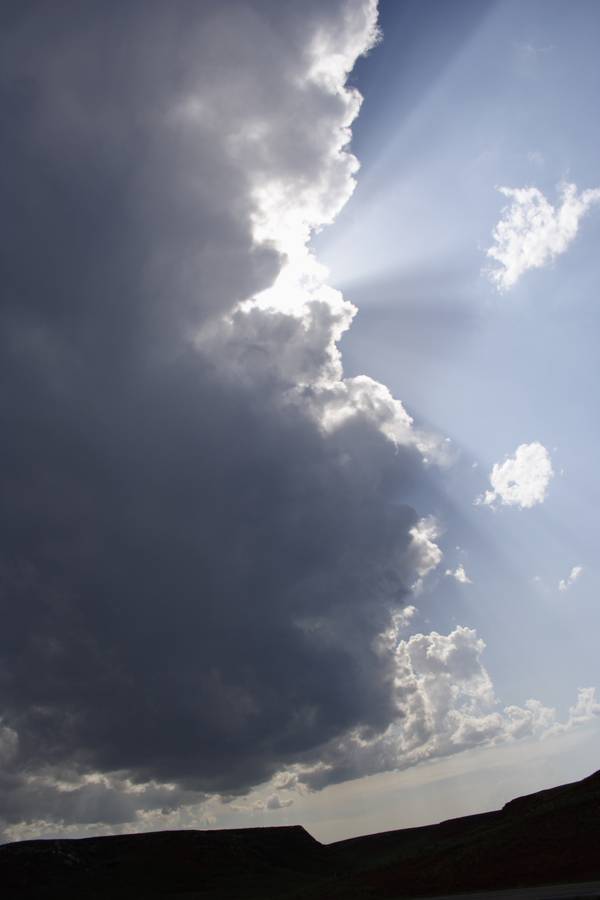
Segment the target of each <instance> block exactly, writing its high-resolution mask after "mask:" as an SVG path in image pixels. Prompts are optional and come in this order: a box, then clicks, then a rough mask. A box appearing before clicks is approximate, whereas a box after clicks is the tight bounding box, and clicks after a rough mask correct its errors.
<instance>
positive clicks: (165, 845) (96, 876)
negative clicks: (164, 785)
mask: <svg viewBox="0 0 600 900" xmlns="http://www.w3.org/2000/svg"><path fill="white" fill-rule="evenodd" d="M583 882H587V883H588V884H583ZM593 882H600V772H596V774H595V775H591V776H590V777H589V778H586V779H584V780H583V781H579V782H576V783H574V784H567V785H562V786H561V787H556V788H551V789H550V790H547V791H540V792H539V793H537V794H530V795H528V796H526V797H519V798H518V799H517V800H512V801H511V802H510V803H507V804H506V806H505V807H504V808H503V809H502V810H499V811H498V812H490V813H482V814H481V815H476V816H466V817H464V818H462V819H450V820H449V821H447V822H442V823H441V824H439V825H429V826H426V827H423V828H408V829H402V830H400V831H388V832H384V833H382V834H375V835H368V836H366V837H359V838H352V839H351V840H348V841H340V842H339V843H336V844H329V845H327V846H325V845H323V844H320V843H319V842H318V841H316V840H314V838H312V837H311V836H310V835H309V834H308V832H306V831H305V830H304V829H303V828H301V827H300V826H293V827H289V828H287V827H286V828H247V829H235V830H223V831H165V832H155V833H150V834H132V835H118V836H115V837H101V838H84V839H80V840H44V841H21V842H18V843H14V844H5V845H4V846H1V847H0V895H1V896H2V898H3V900H13V898H15V900H20V898H28V900H29V898H31V900H38V898H39V900H50V898H52V900H59V898H60V900H71V898H73V900H75V898H77V900H80V898H81V900H85V898H90V900H100V898H102V900H146V898H162V900H167V898H168V900H245V898H251V900H259V898H260V900H271V898H273V900H292V898H296V900H330V898H331V900H346V898H347V900H351V898H366V900H369V898H388V900H394V898H408V897H417V896H420V897H431V896H437V895H447V894H459V893H468V892H474V893H475V892H477V893H476V896H477V895H479V894H480V893H481V892H485V891H494V890H496V891H498V890H500V889H509V888H513V889H515V888H521V889H522V890H520V891H517V892H516V893H515V894H513V895H512V897H511V895H507V894H504V893H503V894H499V895H497V898H494V897H493V895H491V896H490V898H489V900H504V898H505V897H511V900H512V898H513V897H514V898H515V900H516V898H518V897H523V898H524V900H525V898H527V897H528V896H529V897H530V900H545V898H551V897H552V898H554V897H556V898H559V897H560V898H564V900H566V898H576V897H584V896H585V897H588V898H589V897H600V884H599V885H598V888H597V889H596V886H595V885H594V884H593ZM569 883H574V886H573V887H572V888H569V887H566V885H568V884H569ZM577 883H581V884H579V885H578V884H577ZM539 885H547V886H548V887H546V888H544V889H543V890H542V891H539V892H533V893H532V894H529V891H528V890H526V889H527V888H531V887H534V886H539ZM551 886H552V887H551ZM561 886H562V887H561ZM473 900H475V897H474V898H473Z"/></svg>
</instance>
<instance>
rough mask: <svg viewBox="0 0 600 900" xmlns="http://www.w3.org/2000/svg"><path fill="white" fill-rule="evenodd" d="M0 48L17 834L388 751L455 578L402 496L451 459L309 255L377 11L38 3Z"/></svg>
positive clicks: (332, 206) (10, 817)
mask: <svg viewBox="0 0 600 900" xmlns="http://www.w3.org/2000/svg"><path fill="white" fill-rule="evenodd" d="M5 25H6V27H5V28H4V29H3V32H2V37H1V38H0V44H1V53H0V57H1V59H2V63H1V65H0V83H1V87H2V92H3V98H4V101H5V103H6V108H7V109H10V110H11V111H12V120H11V128H10V139H9V140H7V141H6V142H4V143H3V146H2V149H1V151H0V157H1V160H0V161H1V165H0V180H1V182H2V193H3V205H2V213H1V215H2V217H3V220H4V224H5V226H6V227H5V229H3V231H4V233H5V235H6V240H5V244H4V255H3V278H4V287H5V288H6V289H5V290H3V294H2V308H1V310H0V349H1V353H0V358H1V359H2V376H3V378H2V380H3V384H5V385H6V387H7V391H6V393H5V394H4V395H3V400H2V404H3V417H4V421H5V438H4V440H3V445H2V463H3V465H2V481H3V484H2V491H3V497H4V502H5V515H4V516H3V519H2V521H3V525H2V541H1V542H0V546H1V547H2V552H1V555H0V605H1V609H2V617H3V621H4V622H10V627H6V628H3V629H2V631H1V633H0V676H1V678H2V685H3V694H2V708H1V709H0V715H1V716H2V722H3V724H2V731H0V747H1V748H2V760H3V772H2V782H1V784H0V795H1V796H0V800H1V802H0V808H1V809H2V816H3V817H4V823H5V826H6V829H12V830H10V831H9V830H7V831H5V833H6V834H9V833H10V834H13V835H14V834H16V833H18V832H17V831H15V829H18V828H22V827H26V823H28V822H29V823H30V825H31V823H34V822H38V823H40V822H45V823H46V824H47V823H51V822H54V823H62V827H64V828H67V829H68V828H71V827H73V824H74V823H78V824H79V825H80V826H81V827H84V826H85V823H88V825H89V823H97V824H99V827H101V828H103V827H110V825H111V823H112V824H113V826H116V825H119V823H123V822H125V821H129V822H131V821H141V822H146V821H150V820H151V818H152V816H154V815H155V810H157V809H158V810H160V809H165V810H167V811H168V810H170V809H174V808H176V807H177V806H178V805H179V807H181V808H183V807H185V805H186V804H188V805H189V804H193V803H198V802H202V799H203V798H204V797H206V796H207V795H209V794H214V793H215V792H220V793H222V794H224V795H227V796H230V795H231V796H233V795H235V794H239V793H244V792H245V791H247V790H248V788H249V787H251V786H252V785H255V784H258V783H260V782H265V781H267V780H268V779H269V778H271V776H273V775H274V773H277V772H280V771H284V770H285V769H286V767H288V766H289V765H292V764H294V763H295V762H297V761H298V760H303V761H304V763H305V764H308V763H309V762H311V761H312V762H315V761H316V760H318V759H319V758H320V753H321V749H322V748H323V747H324V746H325V745H327V744H328V743H329V742H331V741H335V740H336V739H340V737H341V736H343V735H345V734H348V733H350V732H351V731H352V730H353V729H357V728H358V729H366V730H367V731H368V732H369V733H373V734H375V733H381V732H382V731H384V730H385V729H386V728H387V727H388V726H389V724H390V722H391V721H394V720H395V719H396V717H397V714H398V710H397V700H396V692H395V688H394V677H395V676H394V673H395V671H396V656H395V646H394V644H393V642H390V641H389V640H388V641H386V640H385V639H382V635H385V634H386V633H387V632H388V631H389V629H390V628H392V629H394V628H396V627H397V626H398V623H399V622H400V620H401V619H402V618H404V620H405V621H408V613H403V607H404V605H405V602H406V599H407V597H408V596H409V594H410V591H411V587H412V586H413V585H415V584H417V585H418V584H419V583H420V582H422V579H423V578H424V577H425V576H426V575H427V573H428V572H429V571H430V570H431V569H432V567H434V566H435V565H437V564H438V563H439V560H440V559H441V551H440V550H439V548H438V547H437V545H436V542H435V537H436V529H435V527H434V525H433V522H432V520H428V519H427V518H424V517H423V515H422V514H419V513H417V511H415V510H414V509H413V508H412V507H411V506H410V505H408V504H407V503H405V502H403V497H404V496H407V495H408V494H409V492H410V494H411V496H414V486H415V484H417V483H418V482H419V480H420V479H426V478H427V465H424V457H425V454H426V456H427V459H428V460H429V461H431V460H433V459H435V458H436V455H437V454H438V450H439V458H440V459H442V457H443V455H444V452H445V450H444V447H443V442H441V444H440V443H438V441H437V440H436V439H435V438H434V437H432V436H430V435H428V434H426V433H425V432H423V431H421V430H420V429H419V428H417V427H416V426H415V423H414V422H413V420H412V418H411V416H410V415H409V414H408V413H407V411H406V410H405V409H404V407H403V405H402V403H401V402H400V401H399V400H397V399H395V398H394V397H392V395H391V394H390V392H389V391H388V390H387V388H385V387H384V386H383V385H380V384H378V383H377V382H376V381H374V380H373V379H371V378H369V377H367V376H359V377H354V378H346V377H345V376H344V372H343V368H342V364H341V358H340V354H339V350H338V347H337V342H338V340H339V338H340V337H341V335H342V333H343V332H344V330H345V329H346V328H348V327H349V325H350V322H351V320H352V317H353V315H354V312H355V310H354V308H353V307H352V305H351V304H349V303H348V302H347V301H345V300H344V298H343V297H342V296H341V295H340V294H339V292H337V291H334V290H333V289H331V288H329V287H328V286H327V284H326V282H325V275H324V272H323V270H322V268H321V267H320V266H319V264H318V263H317V261H316V260H315V259H314V258H313V257H312V255H311V253H310V251H309V250H308V249H307V240H308V238H309V237H310V235H311V234H312V233H313V232H314V231H315V230H316V229H318V228H320V227H321V226H323V225H325V224H327V223H328V222H330V221H332V220H333V218H334V217H335V215H336V214H337V212H338V211H339V209H340V208H341V207H342V205H343V204H344V203H345V201H346V200H347V199H348V197H349V196H350V194H351V192H352V190H353V187H354V173H355V172H356V169H357V162H356V160H355V158H354V157H353V155H352V154H351V153H350V152H349V149H348V141H349V138H350V131H349V128H350V124H351V122H352V120H353V118H354V117H355V116H356V114H357V112H358V109H359V106H360V97H359V96H358V94H357V93H356V91H355V90H353V89H352V88H349V87H347V86H346V78H347V75H348V73H349V71H350V70H351V68H352V66H353V64H354V62H355V60H356V58H357V56H358V55H360V54H361V53H364V52H367V51H368V49H369V48H370V47H371V46H372V45H373V43H374V42H375V41H376V40H377V26H376V4H375V2H374V0H332V2H331V3H328V4H325V5H324V4H322V3H320V2H317V0H309V2H307V3H303V4H302V8H300V7H299V6H296V5H287V4H283V5H282V4H280V3H278V2H274V0H273V2H271V0H260V2H258V0H256V2H255V0H244V2H242V0H233V2H231V3H227V4H223V3H221V2H217V0H207V2H204V3H202V4H198V3H195V2H190V0H176V2H174V3H170V4H164V3H162V2H158V0H156V2H155V0H144V2H141V0H139V2H138V0H132V2H130V3H128V4H126V5H120V4H112V5H109V6H107V5H106V4H104V3H101V2H92V3H89V4H85V8H84V7H82V6H81V4H79V3H76V2H70V0H67V2H65V3H61V4H59V5H53V6H52V9H51V10H50V9H49V8H48V9H46V8H45V7H44V8H41V7H40V5H39V4H29V3H22V4H17V5H15V6H14V7H13V8H12V11H11V14H10V16H9V17H8V18H7V21H6V22H5ZM257 48H261V49H260V52H257ZM107 54H109V55H110V59H111V65H110V66H109V67H107V66H106V58H107ZM440 447H441V449H440ZM398 627H399V626H398ZM274 802H275V801H273V803H274ZM23 823H25V825H24V824H23ZM27 827H29V826H27ZM44 827H46V826H44ZM85 827H87V826H85Z"/></svg>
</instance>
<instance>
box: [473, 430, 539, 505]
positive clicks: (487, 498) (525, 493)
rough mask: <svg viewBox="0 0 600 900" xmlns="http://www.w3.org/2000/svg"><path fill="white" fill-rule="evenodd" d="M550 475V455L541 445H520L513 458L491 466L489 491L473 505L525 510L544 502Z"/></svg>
mask: <svg viewBox="0 0 600 900" xmlns="http://www.w3.org/2000/svg"><path fill="white" fill-rule="evenodd" d="M553 475H554V472H553V470H552V462H551V459H550V454H549V453H548V451H547V450H546V448H545V447H544V446H543V444H540V443H539V441H533V442H532V443H531V444H520V446H518V447H517V449H516V451H515V455H514V456H509V457H508V458H507V459H506V460H505V461H504V462H503V463H496V464H495V465H494V467H493V469H492V471H491V474H490V482H491V485H492V490H491V491H486V492H485V494H483V496H481V497H478V498H477V499H476V500H475V503H476V505H479V504H483V505H484V506H492V505H493V504H494V503H495V502H496V501H499V502H500V503H502V504H503V505H504V506H519V507H520V508H521V509H529V508H531V507H532V506H535V505H536V504H537V503H543V502H544V500H545V499H546V493H547V491H548V485H549V483H550V479H551V478H552V476H553Z"/></svg>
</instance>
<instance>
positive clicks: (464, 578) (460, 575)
mask: <svg viewBox="0 0 600 900" xmlns="http://www.w3.org/2000/svg"><path fill="white" fill-rule="evenodd" d="M446 575H450V577H451V578H454V579H455V580H456V581H458V582H459V583H460V584H473V582H472V581H471V579H470V578H469V576H468V575H467V573H466V572H465V567H464V566H463V564H462V563H461V564H460V565H459V566H457V567H456V569H454V570H452V569H446Z"/></svg>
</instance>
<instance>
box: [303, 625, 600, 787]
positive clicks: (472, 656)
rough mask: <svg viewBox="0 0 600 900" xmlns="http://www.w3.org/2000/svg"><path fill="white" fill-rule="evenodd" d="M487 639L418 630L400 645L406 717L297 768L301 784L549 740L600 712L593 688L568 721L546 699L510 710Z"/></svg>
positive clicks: (401, 704) (464, 632)
mask: <svg viewBox="0 0 600 900" xmlns="http://www.w3.org/2000/svg"><path fill="white" fill-rule="evenodd" d="M484 649H485V643H484V642H483V641H482V640H481V639H480V638H479V637H478V636H477V634H476V632H475V631H474V630H473V629H471V628H466V627H464V626H459V627H457V628H456V629H454V631H452V632H451V633H450V634H447V635H443V634H438V633H437V632H435V631H434V632H431V633H430V634H414V635H412V637H410V638H408V639H406V640H401V639H399V638H398V642H397V647H396V678H395V684H396V692H397V698H398V719H397V721H396V722H395V723H394V724H392V725H391V726H390V727H388V728H387V730H386V731H385V732H384V733H383V734H379V735H376V736H375V737H369V736H366V735H364V734H361V733H360V732H359V731H354V732H352V733H350V734H348V735H347V736H346V738H345V739H343V740H342V741H336V742H332V744H331V745H330V746H329V747H328V748H326V750H325V752H324V754H323V756H322V761H321V762H320V763H319V764H318V765H315V766H310V767H309V766H305V767H295V770H294V774H295V775H296V776H297V778H298V782H299V784H300V785H302V784H306V785H308V786H309V787H310V788H319V787H322V786H323V785H325V784H328V783H330V782H334V781H343V780H346V779H349V778H357V777H361V776H365V775H371V774H374V773H376V772H382V771H392V770H401V769H406V768H408V767H410V766H412V765H414V764H416V763H419V762H422V761H424V760H429V759H434V758H440V757H447V756H451V755H453V754H456V753H459V752H461V751H463V750H468V749H471V748H474V747H477V746H484V745H492V744H503V743H511V742H514V741H517V740H521V739H525V738H538V739H544V738H546V737H550V736H552V735H556V734H562V733H565V732H567V731H571V730H572V729H574V728H576V727H579V726H582V725H586V724H588V723H589V722H591V721H592V720H593V719H595V718H596V717H598V716H600V704H599V703H598V702H597V700H596V692H595V688H593V687H586V688H580V689H579V691H578V695H577V700H576V702H575V704H574V705H573V706H572V707H571V708H570V710H569V715H568V718H567V719H566V720H565V721H562V722H561V721H560V720H559V719H558V717H557V713H556V710H555V709H553V708H551V707H548V706H545V705H544V704H543V703H541V702H540V701H539V700H535V699H529V700H527V701H525V703H524V705H523V706H518V705H509V706H505V707H503V706H502V705H501V704H500V702H499V700H498V698H497V696H496V692H495V690H494V685H493V683H492V680H491V678H490V676H489V673H488V672H487V670H486V668H485V666H484V665H483V663H482V660H481V657H482V654H483V651H484Z"/></svg>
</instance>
